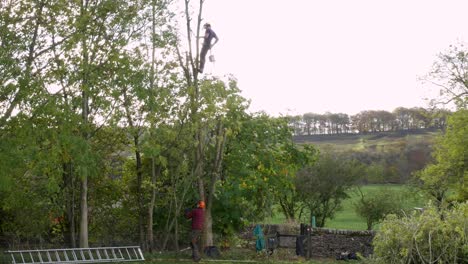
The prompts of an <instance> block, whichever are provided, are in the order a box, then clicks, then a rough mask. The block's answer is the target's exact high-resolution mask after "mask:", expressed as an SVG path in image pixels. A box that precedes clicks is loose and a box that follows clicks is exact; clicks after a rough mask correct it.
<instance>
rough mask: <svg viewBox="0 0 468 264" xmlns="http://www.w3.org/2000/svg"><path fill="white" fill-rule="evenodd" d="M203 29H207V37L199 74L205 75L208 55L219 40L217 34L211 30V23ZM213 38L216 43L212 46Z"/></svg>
mask: <svg viewBox="0 0 468 264" xmlns="http://www.w3.org/2000/svg"><path fill="white" fill-rule="evenodd" d="M203 28H205V36H204V37H203V46H202V49H201V52H200V67H199V68H198V72H200V73H203V69H204V68H205V61H206V60H205V59H206V54H207V53H208V51H209V50H210V49H211V48H213V46H214V45H215V44H216V43H218V40H219V39H218V36H217V35H216V33H215V32H214V31H213V30H212V29H211V25H210V23H206V24H205V25H203ZM213 38H214V39H215V42H214V43H213V44H211V41H212V40H213Z"/></svg>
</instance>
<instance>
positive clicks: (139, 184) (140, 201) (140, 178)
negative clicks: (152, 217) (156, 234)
mask: <svg viewBox="0 0 468 264" xmlns="http://www.w3.org/2000/svg"><path fill="white" fill-rule="evenodd" d="M134 140H135V148H136V149H137V150H136V151H135V158H136V174H137V199H138V230H139V233H140V235H139V238H140V239H139V240H140V247H141V248H142V249H143V250H146V243H145V227H144V224H143V221H144V211H143V208H144V205H143V194H142V188H141V187H142V183H143V172H142V164H141V153H140V151H139V150H138V147H139V138H138V136H135V137H134Z"/></svg>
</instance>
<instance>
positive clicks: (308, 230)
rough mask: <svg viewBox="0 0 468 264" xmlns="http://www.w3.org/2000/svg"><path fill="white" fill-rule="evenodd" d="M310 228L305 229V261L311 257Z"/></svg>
mask: <svg viewBox="0 0 468 264" xmlns="http://www.w3.org/2000/svg"><path fill="white" fill-rule="evenodd" d="M311 234H312V226H309V228H307V259H310V257H311V251H312V236H311Z"/></svg>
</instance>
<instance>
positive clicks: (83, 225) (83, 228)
mask: <svg viewBox="0 0 468 264" xmlns="http://www.w3.org/2000/svg"><path fill="white" fill-rule="evenodd" d="M80 208H81V210H80V211H81V218H80V247H82V248H88V247H89V244H88V177H86V176H85V177H82V179H81V206H80Z"/></svg>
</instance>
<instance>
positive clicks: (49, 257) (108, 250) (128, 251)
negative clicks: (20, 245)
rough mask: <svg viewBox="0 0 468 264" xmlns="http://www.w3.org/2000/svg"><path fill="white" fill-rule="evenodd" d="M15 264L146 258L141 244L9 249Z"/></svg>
mask: <svg viewBox="0 0 468 264" xmlns="http://www.w3.org/2000/svg"><path fill="white" fill-rule="evenodd" d="M5 253H7V254H9V255H10V256H11V263H13V264H36V263H41V264H55V263H71V264H75V263H105V262H129V261H143V260H145V258H144V256H143V253H142V251H141V249H140V247H139V246H129V247H95V248H66V249H34V250H8V251H6V252H5Z"/></svg>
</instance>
